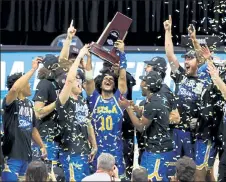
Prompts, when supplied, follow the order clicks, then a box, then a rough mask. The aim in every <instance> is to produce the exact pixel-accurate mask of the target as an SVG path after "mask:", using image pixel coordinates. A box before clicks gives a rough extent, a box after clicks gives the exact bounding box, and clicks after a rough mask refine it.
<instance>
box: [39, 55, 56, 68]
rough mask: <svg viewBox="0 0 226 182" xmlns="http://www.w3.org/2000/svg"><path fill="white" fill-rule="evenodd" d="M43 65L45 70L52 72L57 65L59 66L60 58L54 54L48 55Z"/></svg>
mask: <svg viewBox="0 0 226 182" xmlns="http://www.w3.org/2000/svg"><path fill="white" fill-rule="evenodd" d="M42 63H43V65H44V67H45V68H47V69H48V70H52V69H54V68H55V67H56V64H58V57H56V56H55V55H53V54H46V55H45V57H44V59H43V62H42Z"/></svg>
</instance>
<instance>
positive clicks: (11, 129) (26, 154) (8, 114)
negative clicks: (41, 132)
mask: <svg viewBox="0 0 226 182" xmlns="http://www.w3.org/2000/svg"><path fill="white" fill-rule="evenodd" d="M3 109H4V114H3V127H4V137H3V146H2V149H3V153H4V155H5V156H8V157H10V158H13V159H20V160H26V161H29V160H31V157H32V151H31V139H32V130H33V127H35V114H34V111H33V105H32V102H31V101H30V100H28V99H27V98H25V99H24V100H18V99H17V100H14V101H13V102H12V103H11V104H10V105H7V104H6V98H4V100H3Z"/></svg>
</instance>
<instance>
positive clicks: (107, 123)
mask: <svg viewBox="0 0 226 182" xmlns="http://www.w3.org/2000/svg"><path fill="white" fill-rule="evenodd" d="M112 129H113V121H112V117H111V116H108V117H106V118H104V117H101V128H100V130H101V131H104V130H112Z"/></svg>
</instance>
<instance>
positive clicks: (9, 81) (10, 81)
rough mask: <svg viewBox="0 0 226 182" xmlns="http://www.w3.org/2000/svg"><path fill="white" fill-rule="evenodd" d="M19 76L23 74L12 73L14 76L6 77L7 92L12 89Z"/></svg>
mask: <svg viewBox="0 0 226 182" xmlns="http://www.w3.org/2000/svg"><path fill="white" fill-rule="evenodd" d="M21 76H23V73H22V72H20V73H14V74H12V75H9V76H7V81H6V86H7V88H8V90H10V89H11V88H12V87H13V85H14V83H15V82H16V81H17V80H18V79H19V78H20V77H21Z"/></svg>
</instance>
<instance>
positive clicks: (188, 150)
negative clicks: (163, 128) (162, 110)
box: [173, 129, 194, 159]
mask: <svg viewBox="0 0 226 182" xmlns="http://www.w3.org/2000/svg"><path fill="white" fill-rule="evenodd" d="M173 141H174V142H175V148H174V149H175V152H176V157H177V158H178V159H179V158H181V157H183V156H184V155H185V156H187V157H190V158H193V159H194V152H193V146H192V137H191V132H189V131H185V130H182V129H174V130H173Z"/></svg>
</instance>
